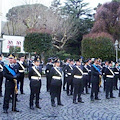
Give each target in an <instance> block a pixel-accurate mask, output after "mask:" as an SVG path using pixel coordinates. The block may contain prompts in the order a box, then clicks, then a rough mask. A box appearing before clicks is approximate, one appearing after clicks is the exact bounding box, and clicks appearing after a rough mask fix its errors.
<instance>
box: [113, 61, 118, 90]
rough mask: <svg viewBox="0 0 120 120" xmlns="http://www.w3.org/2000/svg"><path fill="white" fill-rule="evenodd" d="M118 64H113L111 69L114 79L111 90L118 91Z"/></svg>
mask: <svg viewBox="0 0 120 120" xmlns="http://www.w3.org/2000/svg"><path fill="white" fill-rule="evenodd" d="M118 66H119V65H118V63H117V62H116V63H115V67H114V69H113V71H114V74H115V77H114V84H113V89H114V90H118V79H119V74H120V73H119V68H118Z"/></svg>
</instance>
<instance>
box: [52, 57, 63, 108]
mask: <svg viewBox="0 0 120 120" xmlns="http://www.w3.org/2000/svg"><path fill="white" fill-rule="evenodd" d="M50 78H51V87H50V95H51V105H52V107H55V106H56V104H55V97H57V104H58V105H60V106H63V104H62V103H61V87H62V70H61V68H60V60H59V59H56V60H54V67H52V69H51V71H50Z"/></svg>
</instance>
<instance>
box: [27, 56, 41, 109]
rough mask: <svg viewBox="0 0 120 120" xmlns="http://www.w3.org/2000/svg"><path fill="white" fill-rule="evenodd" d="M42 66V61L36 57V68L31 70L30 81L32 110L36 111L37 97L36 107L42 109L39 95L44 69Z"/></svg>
mask: <svg viewBox="0 0 120 120" xmlns="http://www.w3.org/2000/svg"><path fill="white" fill-rule="evenodd" d="M39 65H40V59H39V58H38V57H35V59H34V66H32V67H31V68H30V70H29V80H30V104H29V105H30V109H32V110H33V109H34V103H33V100H34V97H35V100H36V101H35V105H36V108H39V109H41V107H40V106H39V94H40V89H41V74H42V67H40V66H39Z"/></svg>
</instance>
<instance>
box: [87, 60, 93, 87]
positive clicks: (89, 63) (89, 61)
mask: <svg viewBox="0 0 120 120" xmlns="http://www.w3.org/2000/svg"><path fill="white" fill-rule="evenodd" d="M91 62H92V61H91V59H88V66H87V68H88V69H89V81H88V87H89V88H90V85H91Z"/></svg>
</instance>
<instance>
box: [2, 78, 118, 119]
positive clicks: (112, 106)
mask: <svg viewBox="0 0 120 120" xmlns="http://www.w3.org/2000/svg"><path fill="white" fill-rule="evenodd" d="M3 91H4V84H3ZM100 91H101V92H100V93H99V97H100V98H101V100H100V101H94V102H91V101H90V95H82V98H83V100H84V102H85V103H79V104H73V103H72V96H67V95H66V93H65V92H64V91H62V103H63V104H64V106H63V107H61V106H57V107H55V108H53V107H51V103H50V95H49V93H47V92H46V79H45V78H44V77H43V78H42V88H41V95H40V96H41V98H42V100H40V106H41V107H42V109H37V108H35V110H30V109H29V92H30V91H29V80H28V79H25V85H24V92H25V95H20V94H19V95H18V99H19V100H21V101H20V102H18V103H17V108H19V110H20V111H21V112H19V113H14V112H12V111H11V103H10V108H9V113H8V114H4V113H3V110H2V105H3V104H0V120H120V98H119V97H118V91H114V96H115V97H116V98H114V99H109V100H106V99H105V93H104V92H103V88H101V89H100ZM89 92H90V89H89ZM0 102H1V103H3V97H2V98H0Z"/></svg>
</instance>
